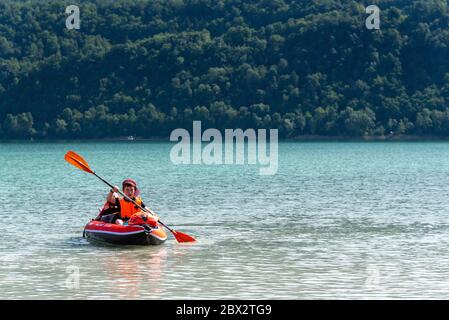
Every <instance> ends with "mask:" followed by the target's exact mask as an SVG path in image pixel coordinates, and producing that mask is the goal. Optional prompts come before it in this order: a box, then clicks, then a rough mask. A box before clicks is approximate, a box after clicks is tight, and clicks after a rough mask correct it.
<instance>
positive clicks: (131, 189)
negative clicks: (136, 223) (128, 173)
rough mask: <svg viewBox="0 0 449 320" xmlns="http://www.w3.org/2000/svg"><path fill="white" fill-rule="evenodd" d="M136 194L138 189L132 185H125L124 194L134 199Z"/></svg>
mask: <svg viewBox="0 0 449 320" xmlns="http://www.w3.org/2000/svg"><path fill="white" fill-rule="evenodd" d="M135 192H136V188H134V186H131V185H128V184H127V185H125V188H124V189H123V193H124V194H126V195H127V196H128V197H130V198H133V197H134V194H135Z"/></svg>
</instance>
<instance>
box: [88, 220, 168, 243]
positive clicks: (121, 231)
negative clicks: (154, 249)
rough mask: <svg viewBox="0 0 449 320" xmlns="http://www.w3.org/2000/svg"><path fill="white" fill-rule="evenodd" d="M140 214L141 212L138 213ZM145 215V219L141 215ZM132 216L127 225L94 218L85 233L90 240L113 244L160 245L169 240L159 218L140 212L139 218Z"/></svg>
mask: <svg viewBox="0 0 449 320" xmlns="http://www.w3.org/2000/svg"><path fill="white" fill-rule="evenodd" d="M136 215H139V214H136ZM142 215H144V216H145V219H144V221H143V220H142V219H141V216H142ZM133 218H134V217H131V219H130V220H129V223H128V224H127V225H120V224H115V223H107V222H103V221H96V220H92V221H91V222H89V223H88V224H86V226H85V227H84V235H83V236H85V237H87V238H88V239H89V240H97V241H103V242H108V243H113V244H134V245H147V244H151V245H159V244H163V243H164V242H165V240H167V233H166V232H165V230H164V229H163V228H162V226H161V225H160V224H159V223H158V222H157V218H155V217H153V216H149V215H145V214H143V213H140V216H138V217H137V218H138V219H133Z"/></svg>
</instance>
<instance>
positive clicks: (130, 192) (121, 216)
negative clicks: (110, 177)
mask: <svg viewBox="0 0 449 320" xmlns="http://www.w3.org/2000/svg"><path fill="white" fill-rule="evenodd" d="M118 191H119V189H118V187H117V186H115V187H114V188H113V189H111V191H110V192H109V194H108V196H107V198H106V201H107V202H106V205H105V208H103V210H102V212H101V213H100V215H99V217H98V219H97V220H103V221H105V220H110V221H107V222H111V223H114V222H115V223H117V224H123V222H124V221H128V220H129V218H131V216H132V215H133V214H134V213H137V212H140V211H141V209H140V208H139V207H138V206H136V205H135V204H134V203H133V202H131V201H129V200H128V199H127V198H120V197H119V195H118ZM122 192H123V193H124V194H125V195H126V196H127V197H129V198H131V199H133V200H134V201H135V202H136V203H137V204H139V205H140V206H141V207H142V208H145V204H144V203H143V202H142V199H141V198H139V195H140V191H139V189H138V188H137V183H136V181H134V180H133V179H126V180H125V181H123V183H122ZM112 215H113V216H112Z"/></svg>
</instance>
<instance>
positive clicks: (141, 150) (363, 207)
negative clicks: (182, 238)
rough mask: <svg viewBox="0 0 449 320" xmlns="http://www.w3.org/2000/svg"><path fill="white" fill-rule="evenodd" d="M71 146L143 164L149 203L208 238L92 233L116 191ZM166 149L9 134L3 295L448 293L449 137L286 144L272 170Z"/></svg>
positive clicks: (110, 168) (2, 157) (0, 275)
mask: <svg viewBox="0 0 449 320" xmlns="http://www.w3.org/2000/svg"><path fill="white" fill-rule="evenodd" d="M69 149H73V150H77V151H78V152H80V153H81V154H83V155H84V156H85V157H86V158H87V159H88V160H89V162H91V163H92V165H93V166H94V167H95V168H96V170H97V171H98V173H100V174H101V175H104V176H105V178H107V179H108V180H111V181H113V182H114V183H119V182H120V180H121V179H122V178H124V177H129V176H133V177H135V176H136V175H138V177H136V178H137V180H138V182H139V184H140V187H141V189H142V196H143V198H144V201H145V203H146V204H147V205H149V206H150V207H151V208H152V209H154V210H155V211H156V212H157V213H159V215H160V216H161V219H162V220H163V221H164V222H165V223H166V224H167V225H170V226H173V227H174V228H175V229H178V230H180V231H183V232H186V233H188V234H192V235H194V236H195V237H196V238H197V239H199V242H198V243H196V244H194V245H180V244H177V243H176V242H175V240H174V239H173V237H171V236H170V237H169V239H168V240H167V242H166V243H165V244H164V245H162V246H155V247H152V246H148V247H134V246H126V247H121V246H113V245H104V244H102V245H101V244H92V243H89V242H88V241H87V240H86V239H83V238H82V231H83V227H84V225H85V224H86V223H87V222H88V221H89V220H90V219H91V218H92V217H93V216H95V215H96V213H97V208H98V207H99V205H100V204H102V203H103V202H104V197H105V194H106V193H107V191H108V190H107V188H104V186H103V185H102V184H101V183H100V182H98V181H96V180H95V179H93V178H92V177H91V176H89V175H85V174H83V173H81V172H79V171H76V170H75V169H73V168H72V167H70V166H69V165H67V164H66V163H65V162H64V160H63V156H64V154H65V152H66V151H67V150H69ZM117 150H120V152H117ZM169 151H170V146H169V145H168V144H164V143H132V144H129V143H75V144H64V143H54V144H53V143H49V144H0V163H1V164H2V165H1V166H0V180H1V181H2V183H1V184H0V194H2V195H4V197H3V198H2V207H1V209H2V210H1V213H0V214H1V216H2V221H3V226H4V228H2V233H1V240H2V241H0V288H1V291H0V298H7V299H25V298H26V299H38V298H43V299H52V298H58V299H142V298H144V299H186V298H192V299H213V298H224V299H231V298H239V299H245V298H249V299H251V298H252V299H277V298H290V299H304V298H306V299H310V298H312V299H315V298H356V299H364V298H448V292H449V281H448V279H449V259H448V258H449V245H448V242H449V241H448V239H449V237H448V234H449V215H448V212H449V204H448V201H447V199H449V184H448V183H447V181H449V179H448V178H449V161H448V159H449V144H447V143H281V144H280V147H279V161H280V162H279V171H278V174H277V175H275V176H258V175H257V174H256V173H254V170H253V168H246V167H244V166H174V165H172V164H171V162H170V159H169ZM129 154H133V155H135V156H134V159H133V167H132V168H128V167H121V166H117V163H129V161H128V160H129V159H128V157H129ZM37 173H38V174H37ZM37 190H38V191H37ZM19 204H27V206H23V205H19ZM73 267H75V268H73ZM76 268H78V269H79V287H68V286H67V278H68V277H69V276H70V270H77V269H76Z"/></svg>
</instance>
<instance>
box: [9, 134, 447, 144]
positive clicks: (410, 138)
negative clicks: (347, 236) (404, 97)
mask: <svg viewBox="0 0 449 320" xmlns="http://www.w3.org/2000/svg"><path fill="white" fill-rule="evenodd" d="M33 142H36V143H44V142H52V143H67V142H72V143H76V142H129V143H133V142H170V138H169V137H166V138H161V137H156V138H139V137H135V138H134V139H132V140H130V139H127V138H126V137H117V138H92V139H89V138H86V139H34V138H31V139H0V143H33ZM172 142H173V143H176V141H172ZM279 142H449V136H448V137H438V136H417V135H398V136H364V137H346V136H319V135H304V136H297V137H290V138H282V139H279ZM205 143H206V142H205Z"/></svg>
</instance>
